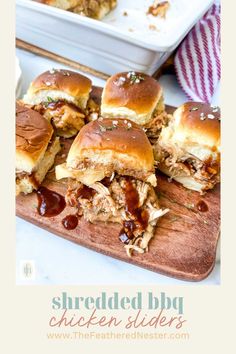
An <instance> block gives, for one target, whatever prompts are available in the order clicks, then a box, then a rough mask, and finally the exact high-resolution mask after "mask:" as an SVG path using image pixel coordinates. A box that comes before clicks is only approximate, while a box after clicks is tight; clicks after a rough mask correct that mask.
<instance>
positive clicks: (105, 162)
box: [56, 118, 156, 186]
mask: <svg viewBox="0 0 236 354" xmlns="http://www.w3.org/2000/svg"><path fill="white" fill-rule="evenodd" d="M66 170H67V172H66ZM113 172H117V173H118V174H120V175H130V176H133V177H135V178H137V179H141V180H144V181H147V182H150V183H151V184H152V185H154V186H155V185H156V177H155V175H154V158H153V151H152V147H151V144H150V142H149V140H148V138H147V137H146V135H145V133H144V131H143V129H142V128H140V127H139V126H138V125H136V124H135V123H133V122H130V121H128V120H124V119H114V120H113V119H101V118H100V119H99V120H97V121H93V122H90V123H89V124H87V125H85V126H84V127H83V128H82V129H81V131H80V132H79V134H78V135H77V137H76V138H75V140H74V142H73V144H72V146H71V148H70V151H69V154H68V157H67V162H66V166H65V165H64V166H62V167H61V168H57V171H56V175H57V178H63V177H68V176H71V177H75V178H76V179H78V180H79V181H81V182H82V183H85V184H87V185H89V184H92V183H94V182H96V181H99V180H101V179H103V178H104V177H105V176H109V175H111V174H112V173H113ZM85 175H86V176H85Z"/></svg>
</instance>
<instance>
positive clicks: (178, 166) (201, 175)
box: [154, 142, 220, 189]
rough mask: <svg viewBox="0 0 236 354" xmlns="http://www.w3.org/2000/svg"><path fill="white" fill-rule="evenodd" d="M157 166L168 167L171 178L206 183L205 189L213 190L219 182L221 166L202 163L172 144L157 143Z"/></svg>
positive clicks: (211, 162) (155, 151)
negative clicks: (184, 177) (182, 177)
mask: <svg viewBox="0 0 236 354" xmlns="http://www.w3.org/2000/svg"><path fill="white" fill-rule="evenodd" d="M154 155H155V160H156V161H158V163H157V166H158V165H159V166H166V167H167V168H168V170H169V171H170V172H171V173H172V174H171V178H174V177H178V176H191V177H193V178H194V179H195V180H196V181H200V182H204V184H205V188H206V189H209V188H213V187H214V185H215V184H216V183H218V182H219V179H220V176H219V164H217V162H214V161H210V160H209V161H202V160H200V159H198V158H197V157H196V156H193V155H191V154H187V153H186V152H184V151H183V150H181V148H179V147H177V146H176V145H172V144H163V143H160V142H159V143H157V144H156V145H155V146H154Z"/></svg>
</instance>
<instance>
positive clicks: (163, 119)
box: [144, 111, 171, 144]
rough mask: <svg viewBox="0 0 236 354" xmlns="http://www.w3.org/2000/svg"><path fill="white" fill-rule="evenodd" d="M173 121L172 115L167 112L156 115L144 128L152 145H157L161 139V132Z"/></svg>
mask: <svg viewBox="0 0 236 354" xmlns="http://www.w3.org/2000/svg"><path fill="white" fill-rule="evenodd" d="M170 119H171V115H170V114H167V113H166V112H165V111H163V112H161V113H159V112H158V113H154V115H153V118H152V120H151V121H150V122H149V123H148V124H146V125H145V126H144V129H145V132H146V134H147V137H148V138H149V140H150V141H151V143H153V144H154V143H155V142H156V140H157V139H158V138H159V135H160V133H161V130H162V128H163V127H166V126H167V125H168V122H169V121H170Z"/></svg>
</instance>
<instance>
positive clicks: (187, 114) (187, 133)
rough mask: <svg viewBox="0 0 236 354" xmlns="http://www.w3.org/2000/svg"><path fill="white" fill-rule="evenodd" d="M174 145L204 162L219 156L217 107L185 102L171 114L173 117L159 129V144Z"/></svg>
mask: <svg viewBox="0 0 236 354" xmlns="http://www.w3.org/2000/svg"><path fill="white" fill-rule="evenodd" d="M162 142H164V143H171V144H175V145H177V146H178V147H180V148H181V149H183V150H185V151H186V152H187V153H189V154H192V155H194V156H196V157H197V158H199V159H200V160H202V161H204V160H207V159H208V158H209V157H211V158H213V159H218V158H219V153H220V109H219V108H218V107H211V106H210V105H208V104H205V103H199V102H188V103H185V104H183V105H182V106H180V107H179V108H178V109H177V110H176V111H175V112H174V114H173V120H172V122H171V123H170V125H169V126H168V127H167V128H164V129H163V130H162V133H161V135H160V143H162Z"/></svg>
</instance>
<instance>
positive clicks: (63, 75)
mask: <svg viewBox="0 0 236 354" xmlns="http://www.w3.org/2000/svg"><path fill="white" fill-rule="evenodd" d="M91 88H92V82H91V80H90V79H88V78H87V77H85V76H83V75H81V74H78V73H76V72H74V71H70V70H64V69H51V70H49V71H46V72H44V73H42V74H41V75H39V76H38V77H36V79H35V80H34V81H33V82H32V83H31V84H30V87H29V89H28V91H27V94H26V95H25V96H24V98H23V100H24V102H25V103H27V104H31V105H37V104H40V103H41V102H47V100H48V97H50V98H51V99H53V100H59V99H63V100H66V101H68V102H72V103H74V104H75V105H76V106H78V107H79V108H81V109H85V108H86V104H87V100H88V97H89V93H90V91H91Z"/></svg>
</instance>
